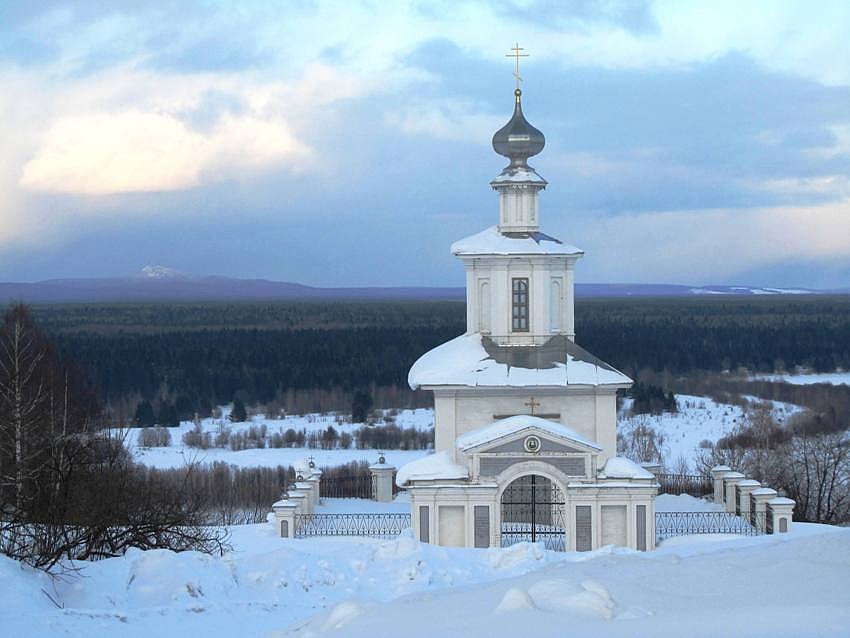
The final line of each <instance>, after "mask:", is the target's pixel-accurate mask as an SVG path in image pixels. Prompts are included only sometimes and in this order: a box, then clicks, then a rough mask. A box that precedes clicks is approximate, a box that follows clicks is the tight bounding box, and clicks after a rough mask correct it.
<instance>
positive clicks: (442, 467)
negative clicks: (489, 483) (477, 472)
mask: <svg viewBox="0 0 850 638" xmlns="http://www.w3.org/2000/svg"><path fill="white" fill-rule="evenodd" d="M467 478H469V472H468V471H467V469H466V468H465V467H463V466H462V465H458V464H457V463H455V462H454V461H452V459H451V457H449V455H448V454H447V453H446V452H436V453H434V454H429V455H428V456H426V457H425V458H422V459H417V460H415V461H411V462H410V463H408V464H406V465H404V466H402V467H401V469H399V471H398V474H396V477H395V482H396V485H398V486H399V487H405V486H406V485H407V484H408V482H410V481H437V480H457V479H467Z"/></svg>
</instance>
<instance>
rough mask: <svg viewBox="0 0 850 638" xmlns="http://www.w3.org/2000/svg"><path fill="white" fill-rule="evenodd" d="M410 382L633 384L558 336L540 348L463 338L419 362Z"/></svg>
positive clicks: (414, 385)
mask: <svg viewBox="0 0 850 638" xmlns="http://www.w3.org/2000/svg"><path fill="white" fill-rule="evenodd" d="M407 381H408V383H409V384H410V387H411V388H412V389H414V390H415V389H417V388H419V387H422V386H434V385H460V386H473V387H475V386H487V387H506V386H507V387H529V386H550V387H552V386H554V387H558V386H560V387H565V386H569V385H590V386H599V385H616V386H628V385H630V384H631V382H632V381H631V379H629V377H627V376H626V375H625V374H623V373H622V372H620V371H619V370H617V369H615V368H613V367H612V366H610V365H608V364H607V363H605V362H604V361H602V360H601V359H598V358H597V357H594V356H593V355H592V354H590V353H589V352H587V351H586V350H584V349H583V348H581V347H580V346H577V345H576V344H575V343H573V342H572V341H570V340H569V339H567V338H566V337H565V336H562V335H556V336H553V337H552V338H551V339H549V341H548V342H546V343H545V344H542V345H539V346H504V347H503V346H498V345H497V344H496V343H494V342H493V341H492V339H490V338H489V337H484V336H483V335H481V334H480V333H477V332H476V333H473V334H468V335H461V336H460V337H456V338H455V339H452V340H451V341H448V342H446V343H444V344H442V345H440V346H437V347H436V348H434V349H433V350H430V351H428V352H426V353H425V354H424V355H422V356H421V357H419V359H418V360H417V361H416V363H414V364H413V367H411V368H410V373H409V374H408V376H407Z"/></svg>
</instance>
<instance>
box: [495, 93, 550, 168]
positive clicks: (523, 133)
mask: <svg viewBox="0 0 850 638" xmlns="http://www.w3.org/2000/svg"><path fill="white" fill-rule="evenodd" d="M514 95H515V96H516V103H515V104H514V114H513V117H511V119H510V121H509V122H508V123H507V124H505V125H504V126H503V127H502V128H500V129H499V130H498V131H496V133H495V135H493V149H494V150H495V151H496V152H497V153H498V154H499V155H503V156H505V157H507V158H508V159H510V160H511V163H510V167H509V168H520V167H527V166H528V163H527V160H528V158H529V157H532V156H533V155H537V154H538V153H539V152H540V151H542V150H543V146H544V145H545V144H546V138H545V137H544V136H543V133H541V132H540V131H538V130H537V129H536V128H534V127H533V126H532V125H531V124H529V123H528V120H526V119H525V116H524V115H523V114H522V91H520V90H519V89H517V90H516V91H514Z"/></svg>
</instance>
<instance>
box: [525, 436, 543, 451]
mask: <svg viewBox="0 0 850 638" xmlns="http://www.w3.org/2000/svg"><path fill="white" fill-rule="evenodd" d="M523 446H524V447H525V451H526V452H539V451H540V438H539V437H536V436H527V437H525V441H524V442H523Z"/></svg>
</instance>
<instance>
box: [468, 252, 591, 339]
mask: <svg viewBox="0 0 850 638" xmlns="http://www.w3.org/2000/svg"><path fill="white" fill-rule="evenodd" d="M462 259H463V261H464V264H465V265H466V331H467V333H468V334H471V333H474V332H480V333H482V334H486V335H490V336H492V337H493V338H494V339H495V340H496V341H497V342H499V343H515V344H522V343H542V342H543V341H545V340H546V339H548V338H549V337H550V336H552V335H554V334H563V335H566V336H567V337H569V338H570V339H572V340H574V339H575V310H574V308H575V299H574V280H575V277H574V270H573V268H574V265H575V261H576V259H578V256H570V257H568V256H564V255H536V256H528V255H526V256H522V255H511V256H507V255H488V256H481V257H463V258H462ZM517 277H523V278H527V279H528V283H529V320H530V322H529V323H530V325H529V330H528V331H527V332H514V331H513V330H512V322H511V310H512V308H511V301H512V294H511V293H512V280H513V279H514V278H517ZM553 284H555V285H557V288H558V293H557V294H555V295H553Z"/></svg>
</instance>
